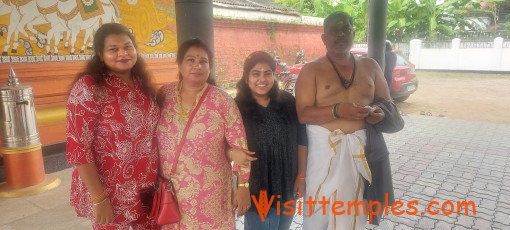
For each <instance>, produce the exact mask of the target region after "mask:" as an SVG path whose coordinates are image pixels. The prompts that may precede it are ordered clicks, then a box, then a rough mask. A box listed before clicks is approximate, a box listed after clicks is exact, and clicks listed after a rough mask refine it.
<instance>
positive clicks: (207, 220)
mask: <svg viewBox="0 0 510 230" xmlns="http://www.w3.org/2000/svg"><path fill="white" fill-rule="evenodd" d="M177 64H178V66H179V81H178V82H176V83H172V84H169V85H165V86H163V87H161V89H160V90H159V93H158V102H160V105H161V118H160V120H159V124H158V128H157V131H156V135H157V136H158V142H159V150H160V162H161V171H162V174H163V177H164V178H166V179H170V180H171V181H172V183H173V185H174V187H175V191H176V194H177V200H178V202H179V209H180V211H181V221H180V222H179V223H176V224H172V225H166V226H163V228H164V229H234V228H235V221H234V216H235V215H234V209H235V208H237V214H238V215H244V213H245V212H246V211H247V210H248V208H249V207H250V197H249V195H250V194H249V189H248V187H249V184H248V183H247V180H248V178H249V170H250V168H249V165H250V164H249V162H250V161H251V160H254V158H252V157H250V156H249V155H250V154H253V153H251V152H248V151H247V150H244V149H246V137H245V132H244V127H243V123H242V119H241V115H240V113H239V110H238V109H237V106H236V104H235V102H234V100H233V99H232V98H231V97H230V96H229V95H228V94H227V93H225V92H224V91H222V90H220V89H219V88H217V87H216V86H214V81H213V79H212V78H211V77H210V68H211V66H212V53H211V52H210V51H209V49H208V48H207V46H206V45H205V43H204V42H202V41H201V40H200V39H192V40H188V41H186V42H184V43H183V44H182V45H181V46H180V47H179V51H178V53H177ZM207 88H209V89H208V90H206V89H207ZM202 96H204V100H203V103H202V104H199V105H197V103H198V101H199V99H200V98H201V97H202ZM195 107H197V112H196V115H195V116H194V117H193V118H192V122H191V123H190V124H191V125H190V128H189V132H188V133H187V135H186V136H185V137H182V133H183V130H184V127H185V126H186V123H187V122H188V118H189V115H190V113H191V112H192V111H193V110H194V109H195ZM181 138H185V139H184V144H183V147H182V150H181V152H180V155H179V156H178V157H177V160H176V148H177V145H178V143H179V141H180V139H181ZM175 160H176V162H177V163H176V170H175V174H172V173H171V172H170V171H171V169H172V166H173V164H174V161H175ZM231 161H234V171H236V173H237V175H238V186H237V190H236V192H235V193H233V187H234V186H233V178H232V167H231V164H230V162H231Z"/></svg>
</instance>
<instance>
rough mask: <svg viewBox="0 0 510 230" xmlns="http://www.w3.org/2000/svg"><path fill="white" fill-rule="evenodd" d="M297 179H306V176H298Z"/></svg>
mask: <svg viewBox="0 0 510 230" xmlns="http://www.w3.org/2000/svg"><path fill="white" fill-rule="evenodd" d="M297 179H299V180H304V179H306V177H304V176H298V177H297Z"/></svg>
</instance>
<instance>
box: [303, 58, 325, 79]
mask: <svg viewBox="0 0 510 230" xmlns="http://www.w3.org/2000/svg"><path fill="white" fill-rule="evenodd" d="M324 60H325V57H324V56H323V57H319V58H317V59H314V60H312V61H310V62H308V63H306V64H305V65H304V66H303V69H301V72H306V73H307V75H308V74H313V73H317V72H318V71H320V70H321V69H322V68H323V65H324Z"/></svg>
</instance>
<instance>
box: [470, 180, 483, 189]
mask: <svg viewBox="0 0 510 230" xmlns="http://www.w3.org/2000/svg"><path fill="white" fill-rule="evenodd" d="M472 186H473V188H478V189H485V187H486V186H487V183H486V182H481V181H475V182H473V185H472Z"/></svg>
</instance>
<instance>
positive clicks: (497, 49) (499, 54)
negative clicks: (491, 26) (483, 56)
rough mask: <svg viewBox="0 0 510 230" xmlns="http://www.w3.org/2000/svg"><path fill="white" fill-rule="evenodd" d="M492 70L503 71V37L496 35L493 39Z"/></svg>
mask: <svg viewBox="0 0 510 230" xmlns="http://www.w3.org/2000/svg"><path fill="white" fill-rule="evenodd" d="M493 58H494V59H493V60H494V62H493V63H494V67H493V69H492V70H494V71H504V68H503V66H504V63H503V62H504V60H503V38H502V37H497V38H495V39H494V56H493Z"/></svg>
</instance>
